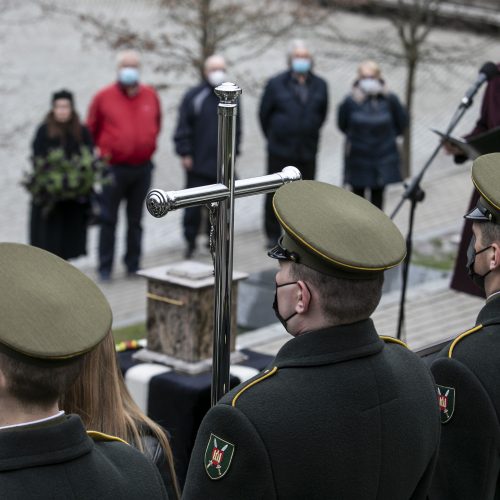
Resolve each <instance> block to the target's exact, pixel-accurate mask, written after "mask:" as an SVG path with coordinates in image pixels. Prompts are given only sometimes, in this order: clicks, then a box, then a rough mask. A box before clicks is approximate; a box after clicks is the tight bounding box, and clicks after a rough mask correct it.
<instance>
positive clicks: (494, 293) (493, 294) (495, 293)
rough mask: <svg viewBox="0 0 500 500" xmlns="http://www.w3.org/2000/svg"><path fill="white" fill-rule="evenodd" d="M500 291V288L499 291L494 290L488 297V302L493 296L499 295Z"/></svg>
mask: <svg viewBox="0 0 500 500" xmlns="http://www.w3.org/2000/svg"><path fill="white" fill-rule="evenodd" d="M499 293H500V290H498V292H493V293H492V294H491V295H490V296H489V297H488V298H487V299H486V302H489V301H490V299H491V298H493V297H494V296H495V295H498V294H499Z"/></svg>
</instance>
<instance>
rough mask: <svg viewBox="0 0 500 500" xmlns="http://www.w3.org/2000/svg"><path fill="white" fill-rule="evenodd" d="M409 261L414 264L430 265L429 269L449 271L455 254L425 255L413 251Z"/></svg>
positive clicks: (452, 265) (453, 263) (453, 262)
mask: <svg viewBox="0 0 500 500" xmlns="http://www.w3.org/2000/svg"><path fill="white" fill-rule="evenodd" d="M411 262H412V264H414V265H416V266H422V267H430V268H431V269H437V270H438V271H451V270H452V269H453V267H454V265H455V255H454V254H436V255H425V254H420V253H418V252H414V253H413V257H412V259H411Z"/></svg>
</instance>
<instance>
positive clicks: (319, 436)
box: [183, 181, 440, 500]
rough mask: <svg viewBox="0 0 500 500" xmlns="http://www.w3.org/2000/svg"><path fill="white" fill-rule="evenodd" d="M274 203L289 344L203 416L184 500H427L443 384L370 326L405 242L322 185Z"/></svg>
mask: <svg viewBox="0 0 500 500" xmlns="http://www.w3.org/2000/svg"><path fill="white" fill-rule="evenodd" d="M273 203H274V208H275V211H276V216H277V218H278V220H279V221H280V223H281V225H282V227H283V229H284V231H285V234H284V236H282V238H281V239H280V241H279V244H278V245H277V246H276V247H275V248H274V249H272V250H271V251H270V252H269V255H270V256H271V257H274V258H276V259H279V263H280V269H279V271H278V273H277V274H276V293H275V299H274V304H273V308H274V310H275V313H276V316H277V317H278V319H279V320H280V321H281V323H282V324H283V326H284V327H285V329H286V330H287V331H288V332H289V333H290V334H291V335H292V337H293V338H292V339H291V340H289V341H288V342H287V343H286V344H285V345H284V346H283V347H282V348H281V349H280V351H279V352H278V354H277V355H276V358H275V360H274V361H273V362H272V363H271V364H270V365H269V367H268V369H267V370H265V371H264V372H263V373H261V374H259V375H258V376H256V377H255V378H253V379H250V380H249V381H247V382H245V383H244V384H242V385H240V386H238V387H236V388H235V389H233V390H232V391H230V392H229V393H228V394H226V395H225V396H223V397H222V399H221V400H220V401H219V402H218V403H217V405H216V406H214V407H213V408H212V409H211V410H210V411H209V412H208V413H207V415H206V416H205V418H204V419H203V422H202V424H201V426H200V429H199V431H198V435H197V438H196V442H195V446H194V449H193V452H192V454H191V461H190V464H189V470H188V475H187V480H186V484H185V488H184V496H183V498H184V499H185V500H191V499H199V498H203V499H206V500H211V499H220V498H237V499H238V500H247V499H248V500H250V499H252V500H254V499H257V498H259V499H264V498H265V499H266V500H267V499H269V500H270V499H277V498H286V499H287V500H295V499H297V500H303V499H309V500H315V499H317V500H324V499H342V500H351V499H352V500H373V499H375V498H380V499H384V500H409V499H412V500H415V499H422V500H423V499H425V498H426V494H427V489H428V487H429V484H430V481H431V477H432V473H433V470H434V464H435V460H436V458H437V450H438V443H439V431H440V424H439V411H438V407H437V404H436V396H435V389H434V383H433V381H432V377H431V374H430V372H429V370H428V368H427V367H426V366H425V365H424V364H423V363H422V361H421V360H420V359H419V358H418V357H417V356H416V355H415V354H414V353H412V352H411V351H410V350H408V349H407V347H406V346H405V345H404V344H403V342H401V341H399V340H397V339H391V338H385V337H384V338H381V337H379V335H378V334H377V331H376V329H375V326H374V324H373V322H372V320H371V319H370V315H371V314H372V312H373V311H374V310H375V309H376V307H377V304H378V302H379V300H380V297H381V293H382V284H383V270H385V269H389V268H391V267H394V266H396V265H398V264H399V263H400V262H401V261H402V259H403V258H404V256H405V242H404V239H403V237H402V235H401V233H400V232H399V230H398V229H397V228H396V226H395V225H394V224H393V223H392V221H390V220H389V218H388V217H387V216H386V215H385V214H384V213H382V212H381V211H380V210H378V209H376V208H375V207H374V206H373V205H371V204H370V203H369V202H368V201H366V200H364V199H362V198H360V197H359V196H355V195H354V194H352V193H350V192H348V191H346V190H343V189H341V188H338V187H335V186H331V185H329V184H325V183H320V182H317V181H300V182H295V183H291V184H288V185H285V186H283V187H281V188H280V189H279V190H278V191H277V193H276V195H275V196H274V200H273ZM332 221H335V224H332ZM360 241H361V242H362V243H360Z"/></svg>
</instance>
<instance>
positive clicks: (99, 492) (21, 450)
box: [0, 243, 168, 500]
mask: <svg viewBox="0 0 500 500" xmlns="http://www.w3.org/2000/svg"><path fill="white" fill-rule="evenodd" d="M110 328H111V310H110V308H109V304H108V302H107V301H106V299H105V297H104V295H103V294H102V293H101V292H100V290H99V289H98V288H97V286H96V285H95V284H94V283H93V282H92V281H91V280H90V279H88V278H87V277H86V276H85V275H84V274H82V273H81V272H80V271H78V270H77V269H76V268H74V267H73V266H71V265H70V264H68V263H67V262H65V261H64V260H62V259H60V258H59V257H56V256H55V255H53V254H50V253H49V252H46V251H44V250H40V249H38V248H34V247H30V246H27V245H20V244H15V243H0V498H2V500H18V499H19V500H20V499H22V500H31V499H54V500H56V499H57V500H59V499H60V500H68V499H99V500H103V499H110V500H111V499H113V500H117V499H120V500H122V499H146V498H147V499H148V500H149V499H166V498H168V497H167V494H166V492H165V489H164V486H163V484H162V481H161V479H160V476H159V473H158V471H157V469H156V467H155V466H154V465H153V464H152V463H151V462H150V461H149V460H148V459H147V458H146V457H144V456H143V455H142V454H141V453H139V452H138V451H136V450H135V449H133V448H132V447H130V446H129V445H127V444H126V443H125V442H123V441H121V439H118V438H114V437H112V436H106V435H104V434H100V433H93V432H89V433H87V432H86V431H85V429H84V427H83V424H82V421H81V419H80V417H78V416H77V415H65V414H64V412H62V411H58V399H59V397H60V396H61V394H63V393H65V392H66V391H67V389H68V387H69V385H70V384H71V383H72V382H73V381H74V379H75V378H76V376H77V374H78V372H79V369H80V361H79V360H80V356H79V355H80V354H83V353H84V352H86V351H88V350H90V349H91V348H93V347H94V346H95V345H97V344H98V343H99V342H100V341H101V340H102V339H103V338H104V337H105V335H106V334H107V333H108V332H109V329H110ZM105 382H106V381H103V383H105ZM120 441H121V442H120Z"/></svg>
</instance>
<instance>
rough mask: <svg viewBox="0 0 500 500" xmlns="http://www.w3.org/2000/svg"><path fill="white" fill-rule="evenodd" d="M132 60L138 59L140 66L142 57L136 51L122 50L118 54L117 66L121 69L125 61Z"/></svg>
mask: <svg viewBox="0 0 500 500" xmlns="http://www.w3.org/2000/svg"><path fill="white" fill-rule="evenodd" d="M129 58H132V59H137V62H138V63H139V64H140V62H141V55H140V54H139V52H138V51H137V50H134V49H126V50H121V51H120V52H118V54H117V55H116V65H117V66H118V67H120V66H121V65H122V64H123V61H125V60H127V59H129Z"/></svg>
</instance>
